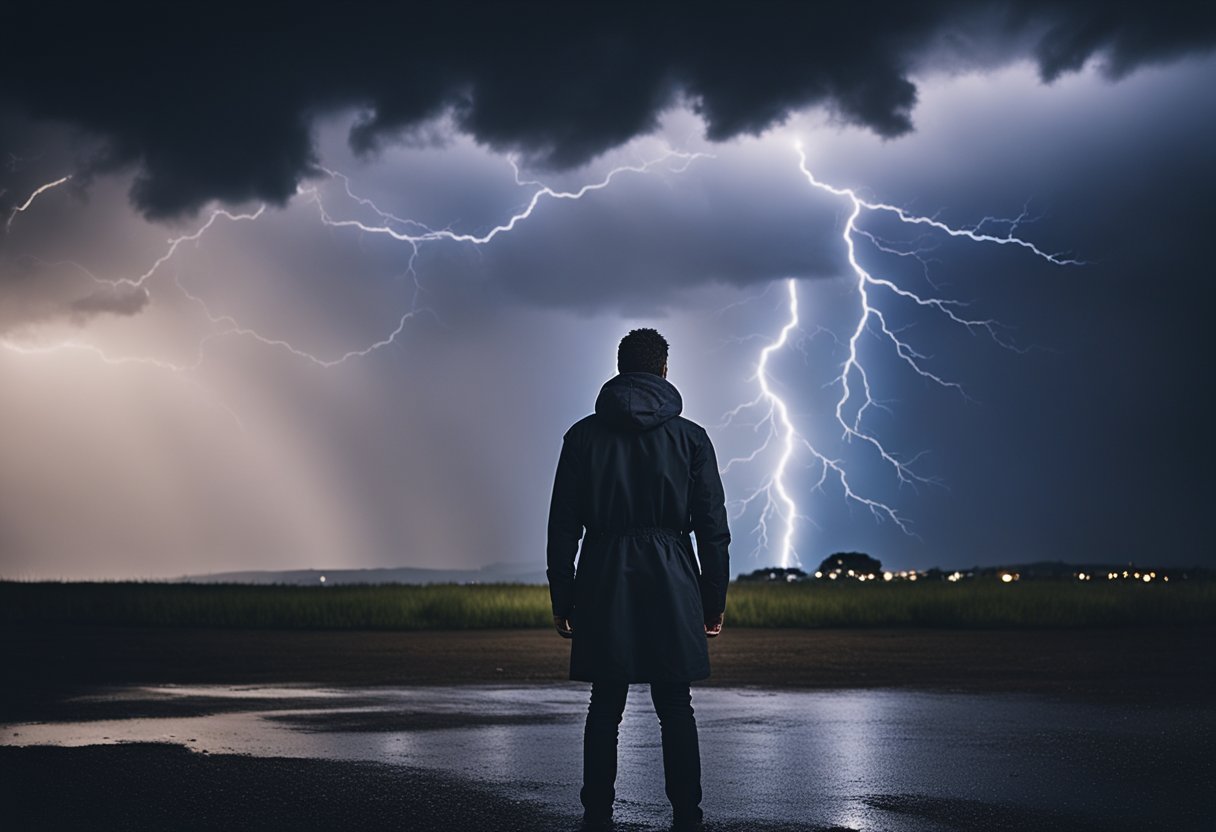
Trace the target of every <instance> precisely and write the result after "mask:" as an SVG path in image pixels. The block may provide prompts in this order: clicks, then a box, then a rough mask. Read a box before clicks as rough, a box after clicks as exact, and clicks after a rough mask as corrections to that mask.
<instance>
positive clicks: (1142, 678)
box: [0, 626, 1216, 721]
mask: <svg viewBox="0 0 1216 832" xmlns="http://www.w3.org/2000/svg"><path fill="white" fill-rule="evenodd" d="M1213 644H1216V627H1210V626H1209V627H1124V628H1111V629H1076V630H943V629H873V630H828V629H824V630H768V629H731V628H730V627H729V626H728V628H727V629H726V631H725V632H724V634H723V635H722V636H721V637H719V638H718V639H715V640H713V641H711V642H710V660H711V667H712V673H713V675H712V677H711V678H709V679H707V680H705V681H703V682H698V683H697V684H698V685H706V686H725V687H739V686H756V687H765V688H782V689H788V688H799V689H840V688H904V689H913V690H935V691H957V692H971V693H981V692H1002V693H1034V694H1043V695H1047V696H1059V697H1068V698H1078V699H1096V700H1104V701H1105V700H1117V701H1145V702H1164V701H1191V702H1194V701H1199V702H1207V701H1212V699H1213V695H1216V650H1213V649H1212V646H1213ZM0 656H2V657H3V659H2V661H3V668H4V676H5V684H4V685H3V686H2V687H3V690H2V691H0V720H2V721H13V718H14V717H17V718H20V717H22V716H24V715H35V718H37V716H36V715H39V714H41V715H44V716H45V714H46V711H47V709H48V708H53V707H56V706H55V702H56V701H58V700H59V699H60V698H61V697H62V696H63V695H64V694H66V693H72V692H78V691H82V690H88V689H90V688H92V687H95V686H98V685H114V684H121V685H129V684H160V683H178V684H208V683H220V684H225V683H228V684H246V685H259V684H277V683H284V682H289V683H295V682H300V683H313V684H330V685H360V686H366V685H435V684H438V685H450V684H486V683H490V684H497V683H506V684H515V683H544V682H553V681H562V680H565V679H566V678H567V669H568V665H569V656H570V643H569V642H567V641H564V640H563V639H561V638H560V637H559V636H558V635H557V634H556V633H554V632H552V631H551V630H455V631H409V632H383V631H350V630H331V631H324V630H321V631H318V630H226V629H190V628H183V629H159V628H123V627H46V626H39V627H32V628H21V627H13V626H10V627H7V628H4V629H0Z"/></svg>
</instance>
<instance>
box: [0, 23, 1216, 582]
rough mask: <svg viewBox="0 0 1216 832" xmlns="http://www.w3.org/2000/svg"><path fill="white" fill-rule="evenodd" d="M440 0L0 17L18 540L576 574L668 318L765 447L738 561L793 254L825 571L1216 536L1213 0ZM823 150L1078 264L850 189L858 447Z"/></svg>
mask: <svg viewBox="0 0 1216 832" xmlns="http://www.w3.org/2000/svg"><path fill="white" fill-rule="evenodd" d="M433 5H434V7H432V6H427V7H422V8H411V7H409V6H400V5H397V6H390V5H359V4H355V5H344V6H342V7H340V8H339V7H335V9H334V15H333V16H332V17H331V18H319V17H300V18H296V19H280V18H279V17H277V16H272V15H270V14H269V13H266V14H264V15H263V14H262V13H261V12H256V11H250V10H249V9H241V10H239V12H231V13H230V12H228V11H225V10H221V7H216V9H215V13H214V14H208V15H205V16H203V17H202V19H198V20H190V21H188V24H189V25H185V24H186V23H187V21H181V22H180V23H181V25H177V24H174V22H173V21H172V20H167V19H164V18H163V15H162V14H161V12H159V11H157V10H158V9H162V7H161V6H159V5H143V6H139V5H136V6H132V7H130V9H129V10H128V11H121V12H118V11H114V10H113V9H111V8H108V7H107V8H106V9H104V10H102V9H97V10H94V11H93V12H90V13H87V14H86V15H84V16H75V15H69V16H68V19H66V20H65V19H63V15H62V13H60V12H57V13H56V14H57V15H58V16H57V17H56V18H55V19H44V18H41V17H39V13H38V12H36V11H20V12H5V13H4V15H5V17H4V18H3V19H4V21H5V22H6V24H8V25H7V26H6V29H7V31H9V32H23V33H25V34H24V35H23V36H22V37H11V36H10V37H9V38H7V39H6V41H7V43H6V66H7V67H8V69H7V70H6V78H5V80H4V82H3V84H0V223H3V224H4V230H3V233H0V385H2V388H0V389H2V390H3V394H2V399H0V405H2V406H0V576H3V577H10V578H11V577H21V578H55V577H63V578H117V577H164V576H173V575H181V574H185V573H199V572H207V571H223V570H233V569H244V568H249V569H278V568H298V567H327V568H335V567H363V566H368V567H371V566H423V567H476V566H480V565H483V564H489V563H495V562H512V563H528V564H535V565H536V567H537V569H538V570H539V569H542V568H543V566H542V564H543V558H544V554H543V552H544V529H545V521H546V514H547V509H548V500H549V490H550V488H551V483H552V476H553V470H554V466H555V464H556V461H557V454H558V451H559V449H560V445H561V435H562V433H563V432H564V431H565V429H566V428H567V427H568V426H569V425H570V424H571V423H572V422H574V421H576V420H577V419H579V418H581V417H582V416H583V415H585V414H586V413H588V412H590V409H591V407H592V404H593V402H594V399H595V395H596V392H597V391H598V389H599V387H600V385H601V384H602V383H603V382H604V381H605V380H607V379H608V378H609V377H611V375H613V373H614V372H615V367H614V360H615V349H616V344H617V341H618V340H619V339H620V337H621V336H622V335H623V334H625V333H626V332H627V331H628V330H629V329H631V328H633V327H637V326H654V327H656V328H658V329H659V330H660V331H661V332H663V333H664V335H665V336H666V337H667V338H668V340H669V341H670V342H671V345H672V346H671V357H670V376H669V378H670V380H671V381H672V382H673V383H674V384H675V385H676V386H677V387H678V388H679V389H680V390H681V392H682V394H683V397H684V402H685V411H684V415H685V416H687V417H689V418H691V419H694V420H695V421H698V422H700V423H701V424H703V425H705V426H706V427H707V428H708V430H709V432H710V436H711V438H712V439H713V440H714V443H715V446H716V447H717V449H718V457H719V461H720V463H721V464H722V466H723V467H726V465H727V462H728V461H729V460H731V459H732V458H741V459H740V461H737V462H735V463H733V464H731V465H730V467H729V469H728V470H726V472H725V474H724V482H725V485H726V491H727V497H728V500H730V501H731V505H730V509H731V515H732V518H734V519H732V533H733V535H734V539H735V543H734V544H733V546H732V566H733V570H732V571H733V572H735V573H737V572H740V571H746V570H750V569H753V568H756V567H759V566H768V565H772V564H774V563H777V562H778V559H779V556H780V545H779V539H780V537H781V536H782V534H783V531H784V529H785V524H786V522H787V520H788V514H787V513H786V508H785V505H784V503H782V502H781V500H780V499H779V494H778V493H777V490H776V489H775V488H769V489H768V490H765V489H764V486H765V484H766V481H767V480H768V479H769V478H770V477H771V476H772V474H773V472H774V470H775V466H776V465H777V464H778V462H779V459H780V457H781V455H782V451H783V447H784V434H783V433H782V423H781V422H780V420H778V421H777V428H778V432H777V435H776V436H773V437H770V435H769V434H770V431H771V430H772V425H773V422H771V421H766V419H765V417H766V416H767V415H768V414H770V413H771V412H772V403H771V401H770V400H768V399H765V398H763V397H762V396H761V392H762V391H761V388H760V384H759V380H758V378H757V376H756V370H757V362H758V360H759V357H760V354H761V350H763V349H764V348H765V347H766V345H768V344H771V343H773V342H774V341H776V339H777V338H778V337H779V335H780V333H781V331H782V327H783V326H785V324H786V323H787V321H788V320H789V317H790V292H789V289H788V286H789V284H788V280H789V279H791V278H792V279H794V281H795V282H794V286H795V291H796V293H797V300H798V308H799V320H798V326H797V327H795V328H793V329H792V330H791V331H790V333H789V337H788V340H787V342H786V343H785V344H784V345H783V346H782V347H781V348H780V349H777V350H774V351H773V352H772V353H771V355H770V357H769V359H768V363H767V367H766V370H767V372H766V377H767V379H768V384H769V387H770V389H771V390H772V392H773V393H774V394H776V395H777V396H779V397H780V399H781V401H782V402H784V403H785V405H786V406H787V408H788V414H789V420H790V425H791V426H792V428H793V430H794V431H796V434H797V438H796V440H795V441H794V445H793V447H794V451H793V454H792V456H791V458H790V461H789V463H788V465H787V467H786V469H785V474H784V478H783V484H784V487H785V490H786V491H787V492H788V494H789V495H790V496H791V497H792V498H793V500H794V501H795V503H796V504H797V516H796V517H795V518H794V519H793V544H794V551H795V553H796V555H797V557H798V558H799V559H800V561H801V563H802V564H804V565H807V566H814V565H815V564H817V563H818V561H819V560H820V559H822V558H823V557H825V556H826V555H827V554H829V553H831V552H835V551H840V550H862V551H866V552H869V553H871V554H873V555H875V556H876V557H878V558H880V559H881V560H882V561H883V563H884V565H886V566H888V567H893V568H927V567H929V566H940V567H943V568H965V567H969V566H972V565H977V564H978V565H983V564H1000V563H1011V562H1026V561H1031V560H1041V559H1050V560H1055V559H1064V560H1070V561H1078V562H1118V561H1129V560H1132V561H1136V562H1138V563H1146V564H1147V563H1152V564H1161V565H1189V564H1203V565H1207V566H1216V550H1214V549H1213V547H1212V546H1211V545H1210V534H1209V530H1208V528H1207V524H1206V518H1207V509H1208V506H1209V505H1210V504H1211V502H1212V500H1213V499H1216V495H1214V494H1213V489H1212V485H1211V479H1210V477H1209V476H1208V473H1209V471H1210V470H1211V468H1212V464H1213V459H1212V453H1211V451H1210V450H1209V448H1210V441H1209V439H1208V437H1207V428H1208V421H1209V420H1208V418H1207V414H1206V412H1205V411H1204V409H1203V403H1204V401H1205V400H1206V396H1207V395H1208V393H1209V392H1210V386H1211V380H1210V379H1211V372H1210V370H1209V369H1206V366H1207V359H1206V358H1205V356H1207V355H1209V353H1208V352H1207V349H1209V348H1210V335H1209V333H1210V331H1211V329H1210V321H1209V316H1210V315H1211V314H1212V309H1213V308H1214V304H1213V294H1214V293H1213V289H1212V282H1211V277H1212V268H1211V265H1210V263H1211V260H1210V258H1209V256H1208V251H1207V249H1208V246H1209V238H1210V234H1209V233H1208V231H1207V229H1208V226H1209V224H1210V223H1211V222H1213V221H1214V220H1216V216H1214V213H1213V211H1212V209H1211V208H1210V207H1209V200H1210V199H1211V194H1212V193H1213V190H1214V186H1216V154H1214V153H1213V151H1212V149H1211V148H1212V145H1213V136H1214V135H1216V97H1214V96H1213V95H1212V93H1211V90H1212V85H1213V82H1216V53H1214V52H1213V47H1214V46H1216V13H1213V12H1212V11H1210V10H1207V9H1206V7H1203V6H1202V5H1201V4H1177V5H1174V4H1170V3H1156V4H1123V3H1099V2H1094V3H1071V4H1066V5H1064V4H1061V5H1059V6H1057V5H1054V4H1049V3H1039V2H1012V3H920V4H897V5H889V6H888V5H875V4H867V3H853V4H838V5H832V6H827V5H824V6H820V5H818V4H810V3H791V4H777V3H769V4H765V3H749V4H741V5H737V6H733V7H732V6H721V5H720V4H715V5H714V6H712V7H711V6H706V7H705V8H704V9H700V10H696V9H695V8H693V7H688V6H684V7H681V8H674V7H673V8H668V7H661V8H658V9H656V8H654V7H652V6H651V5H646V6H639V7H636V8H635V7H630V6H628V5H627V4H621V3H615V4H569V3H567V4H560V5H557V4H493V5H490V4H481V5H478V4H468V3H463V4H461V3H454V4H442V6H441V7H440V5H439V4H433ZM149 15H153V17H152V18H150V17H149ZM260 15H261V16H260ZM149 20H156V21H160V23H159V24H158V25H157V26H155V27H152V24H150V23H149ZM51 32H53V33H54V36H53V37H51V36H49V35H50V33H51ZM43 35H45V36H43ZM799 146H801V148H802V151H803V152H804V153H805V156H806V165H807V168H808V170H809V171H811V172H813V174H814V176H815V177H817V179H818V180H819V181H821V182H824V183H828V184H830V185H831V186H833V187H835V188H837V189H843V188H848V189H853V191H854V193H856V194H857V196H858V197H859V198H861V199H863V200H866V201H868V202H870V203H883V204H889V205H894V206H899V207H900V208H903V209H905V210H906V211H907V212H909V213H910V214H915V215H917V216H921V217H928V218H932V219H934V220H935V221H938V222H940V223H943V224H945V225H948V226H950V227H951V228H955V229H977V231H978V232H979V233H983V234H985V235H988V236H991V237H998V238H1000V237H1009V236H1016V237H1017V238H1018V239H1020V240H1024V241H1026V242H1029V243H1031V244H1032V245H1033V246H1034V247H1035V248H1036V249H1037V250H1038V251H1041V252H1045V253H1050V254H1053V255H1058V256H1057V257H1056V258H1055V259H1056V260H1067V261H1081V262H1079V263H1064V264H1061V263H1059V262H1052V261H1051V260H1049V259H1047V258H1044V257H1041V256H1038V255H1036V254H1035V251H1034V250H1031V249H1029V248H1027V247H1025V246H1018V245H1010V244H1002V243H999V242H992V241H990V242H977V241H975V240H972V239H967V238H966V237H960V236H951V235H949V234H947V233H944V232H942V231H940V230H936V229H934V228H933V227H931V226H929V225H926V224H923V223H922V224H918V225H909V224H906V223H900V222H899V221H898V220H897V219H896V217H895V216H894V215H893V214H892V213H891V212H881V211H879V212H874V211H865V212H863V213H862V214H861V215H860V216H859V217H858V218H857V220H856V223H855V227H854V230H853V234H852V241H853V243H854V246H855V251H856V254H855V257H856V260H857V263H858V265H859V266H860V267H861V268H863V269H864V270H865V271H866V272H867V273H868V274H870V275H871V276H872V278H873V280H872V281H871V282H870V283H869V284H868V288H867V292H866V295H867V297H868V299H869V303H870V305H871V306H872V307H873V309H874V310H875V312H874V313H872V314H871V315H870V317H869V318H868V323H867V325H866V327H865V328H864V329H863V331H862V332H861V333H860V334H859V335H858V337H857V338H856V339H855V341H853V342H852V343H854V344H855V345H856V347H855V349H856V355H857V360H858V362H859V366H854V367H853V368H852V369H851V370H850V373H849V375H848V378H847V380H848V384H849V387H850V389H851V391H852V396H851V398H849V399H848V400H847V401H845V403H844V404H843V405H842V411H841V413H842V419H843V423H844V424H847V425H856V426H857V427H858V429H859V432H860V433H861V434H863V436H853V437H852V438H851V439H850V438H848V437H847V436H846V433H845V431H844V430H843V428H842V421H840V420H838V418H837V405H838V402H840V400H841V398H842V396H843V394H844V387H843V384H842V381H841V372H842V369H843V368H845V367H846V366H847V364H846V362H847V360H848V358H849V355H850V352H851V347H850V343H851V342H850V339H851V337H852V336H853V335H854V332H855V331H856V330H857V327H858V324H859V321H860V320H861V318H860V317H859V316H860V315H861V313H862V309H863V306H862V304H863V298H862V296H861V294H860V293H859V285H858V276H857V274H856V272H855V271H854V269H853V267H852V265H851V264H850V262H849V255H848V247H847V246H846V242H845V239H844V237H843V234H844V232H845V231H846V229H847V228H848V226H847V223H848V222H849V218H850V215H851V212H852V205H853V203H852V201H851V200H850V198H849V197H848V196H847V194H846V195H840V194H833V193H830V192H828V191H826V190H823V189H817V188H815V187H813V185H812V184H811V183H810V182H809V181H808V179H807V177H806V176H805V175H804V174H803V172H802V171H801V170H800V166H799V164H800V163H799V152H798V147H799ZM614 171H615V172H614ZM64 177H69V178H67V179H66V181H62V182H60V180H62V179H63V178H64ZM51 183H58V184H53V185H52V184H51ZM45 185H51V187H47V188H45V189H44V190H41V191H39V188H41V187H42V186H45ZM600 185H603V187H599V186H600ZM587 186H593V187H591V188H590V189H588V190H585V191H582V195H581V197H580V198H578V199H572V198H564V197H563V198H554V197H553V196H551V194H552V193H558V194H564V195H570V194H575V193H579V192H580V189H584V188H586V187H587ZM546 187H547V188H549V189H550V191H549V192H548V193H543V192H541V189H542V188H546ZM538 193H539V194H540V195H539V196H537V194H538ZM529 206H531V210H530V211H529ZM524 214H527V216H524ZM513 217H515V218H517V220H516V221H514V222H512V218H513ZM985 218H987V219H985ZM495 229H499V230H497V231H496V230H495ZM389 232H391V233H389ZM486 238H489V239H486ZM175 240H176V242H173V241H175ZM901 292H902V293H901ZM913 295H914V296H915V297H914V296H913ZM916 298H920V299H921V301H922V302H917V300H916ZM926 299H929V300H931V299H937V300H939V301H946V303H939V304H936V305H935V304H934V303H932V302H923V301H926ZM947 311H949V312H952V313H953V314H954V315H955V316H956V317H960V318H965V319H967V320H972V321H993V322H994V323H993V324H992V325H991V327H990V328H986V327H983V326H971V327H968V326H966V325H963V324H960V323H958V322H957V321H953V320H951V319H950V317H949V315H948V314H947ZM884 327H885V328H886V329H887V330H888V332H884ZM892 336H894V337H895V338H898V339H899V340H900V341H901V342H902V343H903V344H904V345H905V346H904V347H903V348H902V351H901V348H898V347H897V346H896V344H895V342H894V341H893V338H892ZM994 336H995V337H994ZM1205 344H1206V345H1208V346H1205ZM910 351H911V352H910ZM913 363H915V365H916V366H915V367H914V366H913ZM917 368H919V369H920V370H921V371H922V372H924V373H931V374H932V375H933V376H935V377H936V378H937V379H940V380H941V381H942V382H945V384H943V383H939V382H938V381H935V380H934V379H933V378H930V377H927V376H926V375H923V374H922V373H918V371H917ZM863 371H864V376H863V375H862V373H863ZM864 383H868V384H869V387H870V395H871V397H872V399H873V402H874V403H873V404H872V405H871V406H869V407H867V408H865V410H864V412H863V413H862V414H861V421H860V422H859V423H855V421H854V420H855V419H856V418H857V412H858V410H859V409H860V405H861V404H862V402H863V401H864V398H863V396H864V390H863V388H862V385H863V384H864ZM758 396H761V398H760V400H759V402H758V403H757V404H754V405H752V406H750V407H745V408H743V409H742V410H739V411H738V412H737V413H736V414H735V416H734V417H733V418H732V419H728V418H727V415H728V414H729V413H730V412H731V411H732V409H734V408H737V407H738V406H739V405H744V404H746V403H748V402H753V401H755V400H757V397H758ZM865 437H870V439H872V440H873V441H870V439H867V438H865ZM766 441H767V444H766ZM812 448H813V449H814V451H812V450H811V449H812ZM817 453H818V454H821V455H822V457H819V456H816V454H817ZM884 453H885V454H886V455H887V458H885V459H884ZM823 457H826V458H827V459H829V460H831V461H832V465H831V466H829V468H828V470H827V471H826V473H825V470H824V465H823V462H822V458H823ZM892 460H895V461H898V462H899V463H901V464H906V465H907V466H908V468H907V469H906V471H905V475H904V477H903V478H902V479H901V476H900V472H899V471H898V470H897V469H896V467H895V466H893V465H892V464H891V461H892ZM840 472H844V474H845V476H846V478H847V482H848V484H849V488H850V490H851V492H852V495H853V496H850V495H849V494H846V493H845V490H844V488H843V486H842V483H841V475H840ZM757 489H759V491H758V490H757ZM756 494H758V495H759V496H756V497H755V498H754V499H750V500H749V499H748V498H749V497H752V495H756ZM770 497H772V499H773V502H772V503H771V506H770V507H769V510H768V512H767V513H765V512H766V504H767V503H768V500H769V498H770ZM866 501H869V502H868V503H867V502H866ZM873 506H881V507H882V508H879V509H872V507H873ZM886 509H890V513H889V512H888V511H887V510H886ZM891 513H894V515H895V517H897V518H899V520H900V521H901V522H902V523H903V527H902V528H901V526H900V523H897V522H895V520H894V519H893V518H892V516H891ZM762 519H763V520H764V525H766V526H767V531H768V534H767V539H766V538H765V536H764V533H763V529H764V525H758V524H760V522H761V520H762Z"/></svg>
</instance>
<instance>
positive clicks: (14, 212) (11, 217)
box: [4, 175, 72, 233]
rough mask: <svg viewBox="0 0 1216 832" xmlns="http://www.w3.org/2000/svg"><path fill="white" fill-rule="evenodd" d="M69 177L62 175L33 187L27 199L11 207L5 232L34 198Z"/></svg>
mask: <svg viewBox="0 0 1216 832" xmlns="http://www.w3.org/2000/svg"><path fill="white" fill-rule="evenodd" d="M71 178H72V177H71V176H70V175H69V176H64V177H61V178H59V179H56V180H55V181H54V182H47V183H46V184H45V185H39V186H38V187H37V188H35V189H34V192H33V193H32V194H30V197H29V199H27V200H26V201H25V202H23V203H22V204H20V205H18V206H16V207H15V208H13V210H12V211H11V212H9V215H8V222H6V223H5V224H4V231H5V233H8V230H9V229H10V228H12V227H13V220H15V219H16V218H17V215H18V214H20V213H21V212H23V211H28V210H29V207H30V206H31V205H33V204H34V200H35V199H37V198H38V197H39V195H41V194H43V193H46V192H47V191H49V190H50V189H51V188H57V187H59V186H60V185H62V184H63V183H64V182H67V181H68V180H69V179H71Z"/></svg>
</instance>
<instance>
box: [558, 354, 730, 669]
mask: <svg viewBox="0 0 1216 832" xmlns="http://www.w3.org/2000/svg"><path fill="white" fill-rule="evenodd" d="M682 409H683V401H682V400H681V398H680V393H679V391H678V390H676V388H675V386H674V385H672V384H671V382H669V381H667V380H666V379H665V378H663V377H662V376H658V375H655V374H654V373H621V374H619V375H617V376H614V377H613V378H611V379H609V380H608V382H606V383H605V384H604V386H603V388H602V389H601V390H600V394H599V397H598V398H597V399H596V402H595V413H594V414H592V415H590V416H587V417H585V418H583V419H580V420H579V421H578V422H576V423H575V424H574V425H572V426H571V427H570V429H569V430H568V431H566V433H565V435H564V437H563V439H562V449H561V454H560V456H559V458H558V463H557V473H556V476H555V478H554V482H553V498H552V501H551V503H550V507H549V537H548V552H547V555H548V572H547V574H548V578H549V594H550V597H551V600H552V602H553V614H554V615H557V616H562V617H564V618H569V619H570V623H571V626H572V627H573V628H574V636H573V639H572V642H571V650H570V678H571V679H576V680H581V681H596V680H613V681H624V682H654V681H695V680H697V679H704V678H706V677H707V676H709V650H708V647H707V644H706V636H705V629H704V624H705V623H706V622H707V621H711V620H713V619H714V618H716V617H717V615H718V613H721V612H723V611H724V610H725V608H726V584H727V580H728V577H729V573H730V562H729V555H728V552H727V548H728V545H729V543H730V531H729V529H728V528H727V520H726V506H725V498H724V495H723V490H722V478H721V476H720V475H719V473H718V462H717V459H716V457H715V455H714V448H713V445H712V444H711V443H710V441H709V436H708V434H706V432H705V429H704V428H703V427H701V426H700V425H698V424H697V423H696V422H693V421H690V420H689V419H685V418H683V417H682V416H680V411H681V410H682ZM584 529H585V530H586V535H585V536H584V534H583V532H584ZM690 533H691V534H692V535H695V537H696V542H697V545H696V553H695V556H694V552H693V545H692V539H691V537H690ZM580 538H582V549H581V551H579V539H580ZM576 553H577V554H578V568H577V570H576V569H575V554H576ZM698 560H699V561H700V565H699V567H698V563H697V561H698Z"/></svg>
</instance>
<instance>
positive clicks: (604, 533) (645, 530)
mask: <svg viewBox="0 0 1216 832" xmlns="http://www.w3.org/2000/svg"><path fill="white" fill-rule="evenodd" d="M691 533H692V529H670V528H667V527H666V526H636V527H634V528H631V529H587V532H586V535H585V537H586V538H587V539H588V540H591V539H593V538H600V537H644V536H646V535H652V534H660V535H665V536H667V537H683V536H685V535H688V534H691Z"/></svg>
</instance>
